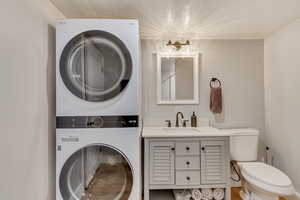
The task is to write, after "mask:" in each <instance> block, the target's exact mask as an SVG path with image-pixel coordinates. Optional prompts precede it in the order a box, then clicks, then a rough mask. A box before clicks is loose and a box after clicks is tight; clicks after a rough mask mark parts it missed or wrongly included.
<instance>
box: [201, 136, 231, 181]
mask: <svg viewBox="0 0 300 200" xmlns="http://www.w3.org/2000/svg"><path fill="white" fill-rule="evenodd" d="M225 174H226V166H225V141H213V140H212V141H201V184H221V183H226V178H225V176H226V175H225Z"/></svg>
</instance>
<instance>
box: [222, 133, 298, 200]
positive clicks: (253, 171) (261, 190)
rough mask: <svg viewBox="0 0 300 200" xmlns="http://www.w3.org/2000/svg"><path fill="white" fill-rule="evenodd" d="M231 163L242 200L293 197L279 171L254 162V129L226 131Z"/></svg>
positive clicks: (286, 179) (291, 186) (290, 183)
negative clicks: (238, 176) (236, 168)
mask: <svg viewBox="0 0 300 200" xmlns="http://www.w3.org/2000/svg"><path fill="white" fill-rule="evenodd" d="M226 131H227V132H230V133H231V136H230V153H231V159H232V160H234V161H236V162H237V165H238V166H239V169H240V173H241V176H242V186H243V190H242V191H241V192H240V196H241V198H242V199H243V200H278V198H279V196H287V195H292V194H294V192H295V191H294V187H293V184H292V182H291V180H290V178H289V177H288V176H287V175H286V174H284V173H283V172H282V171H280V170H279V169H277V168H275V167H273V166H270V165H267V164H265V163H262V162H258V161H257V150H258V136H259V132H258V131H257V130H255V129H228V130H226Z"/></svg>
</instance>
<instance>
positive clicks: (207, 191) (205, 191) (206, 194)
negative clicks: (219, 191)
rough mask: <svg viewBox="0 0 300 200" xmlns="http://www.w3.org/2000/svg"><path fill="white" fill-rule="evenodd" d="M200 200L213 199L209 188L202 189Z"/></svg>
mask: <svg viewBox="0 0 300 200" xmlns="http://www.w3.org/2000/svg"><path fill="white" fill-rule="evenodd" d="M201 193H202V199H204V200H211V199H212V198H213V191H212V189H210V188H205V189H202V191H201Z"/></svg>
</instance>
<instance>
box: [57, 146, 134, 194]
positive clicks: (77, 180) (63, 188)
mask: <svg viewBox="0 0 300 200" xmlns="http://www.w3.org/2000/svg"><path fill="white" fill-rule="evenodd" d="M132 184H133V172H132V168H131V165H130V163H129V162H128V159H127V158H126V157H125V156H124V155H123V154H122V153H121V152H120V151H119V150H117V149H115V148H113V147H110V146H106V145H93V146H88V147H85V148H83V149H80V150H78V151H77V152H75V153H74V154H72V155H71V156H70V157H69V159H68V160H67V161H66V162H65V164H64V166H63V168H62V171H61V173H60V177H59V188H60V192H61V195H62V198H63V199H64V200H127V199H128V198H129V195H130V193H131V190H132Z"/></svg>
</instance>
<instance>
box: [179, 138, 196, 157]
mask: <svg viewBox="0 0 300 200" xmlns="http://www.w3.org/2000/svg"><path fill="white" fill-rule="evenodd" d="M199 154H200V144H199V142H192V141H191V142H176V155H199Z"/></svg>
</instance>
